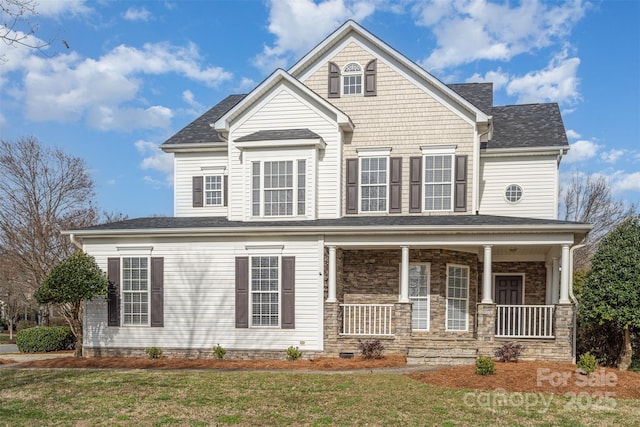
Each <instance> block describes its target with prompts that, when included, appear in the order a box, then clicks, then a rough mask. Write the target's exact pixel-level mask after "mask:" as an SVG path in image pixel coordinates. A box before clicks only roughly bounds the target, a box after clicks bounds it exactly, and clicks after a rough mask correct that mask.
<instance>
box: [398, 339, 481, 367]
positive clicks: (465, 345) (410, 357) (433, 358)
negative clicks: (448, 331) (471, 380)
mask: <svg viewBox="0 0 640 427" xmlns="http://www.w3.org/2000/svg"><path fill="white" fill-rule="evenodd" d="M477 354H478V348H477V346H476V343H475V342H467V341H443V342H438V343H433V344H430V343H424V344H421V345H419V346H414V347H409V351H408V353H407V364H408V365H429V366H453V365H455V366H459V365H473V364H474V363H475V362H476V357H477Z"/></svg>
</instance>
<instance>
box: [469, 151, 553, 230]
mask: <svg viewBox="0 0 640 427" xmlns="http://www.w3.org/2000/svg"><path fill="white" fill-rule="evenodd" d="M481 165H482V167H481V177H480V182H482V186H481V187H480V214H483V215H504V216H519V217H526V218H541V219H557V212H558V210H557V209H558V167H557V158H556V156H510V157H483V158H482V162H481ZM510 184H517V185H519V186H520V187H521V188H522V198H521V199H520V200H519V201H518V202H517V203H511V202H509V201H507V199H506V197H505V190H506V188H507V187H508V186H509V185H510Z"/></svg>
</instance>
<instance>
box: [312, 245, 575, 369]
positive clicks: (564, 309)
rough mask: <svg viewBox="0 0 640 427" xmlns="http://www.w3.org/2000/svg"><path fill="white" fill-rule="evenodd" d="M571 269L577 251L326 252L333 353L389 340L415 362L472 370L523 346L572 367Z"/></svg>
mask: <svg viewBox="0 0 640 427" xmlns="http://www.w3.org/2000/svg"><path fill="white" fill-rule="evenodd" d="M336 243H337V242H336ZM569 270H570V244H569V243H561V244H548V243H546V244H538V245H532V244H530V243H524V242H520V244H515V243H513V242H509V243H508V244H495V243H492V244H481V245H468V244H465V245H452V244H447V245H441V246H440V247H435V246H433V245H424V244H416V243H414V244H411V245H402V244H400V245H381V244H380V243H378V244H376V245H362V244H360V245H358V244H348V243H344V242H343V243H341V244H327V243H325V298H326V300H325V309H324V310H325V327H324V331H325V332H324V335H325V353H329V354H333V355H338V354H340V353H357V343H358V340H365V339H380V340H381V341H382V342H383V344H384V345H385V347H386V349H387V350H386V353H388V354H391V353H397V354H405V355H408V357H409V362H412V363H436V364H437V363H441V364H442V363H445V364H452V363H472V362H473V361H474V360H475V358H476V356H477V354H492V353H493V350H494V349H495V348H497V347H499V346H500V345H502V342H505V341H518V342H522V343H523V344H524V345H525V353H524V358H530V359H549V360H565V361H566V360H569V361H571V360H572V359H573V354H572V334H573V322H574V318H573V305H572V304H571V301H570V299H569V291H570V290H569V274H568V272H569ZM562 272H564V274H563V273H562Z"/></svg>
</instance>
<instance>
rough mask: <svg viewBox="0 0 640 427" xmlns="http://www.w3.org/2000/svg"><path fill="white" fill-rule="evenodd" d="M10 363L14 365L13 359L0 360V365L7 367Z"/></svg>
mask: <svg viewBox="0 0 640 427" xmlns="http://www.w3.org/2000/svg"><path fill="white" fill-rule="evenodd" d="M11 363H16V361H15V360H13V359H1V358H0V365H9V364H11Z"/></svg>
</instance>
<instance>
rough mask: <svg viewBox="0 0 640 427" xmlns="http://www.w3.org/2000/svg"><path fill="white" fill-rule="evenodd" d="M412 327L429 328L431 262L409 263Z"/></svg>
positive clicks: (416, 328) (422, 329) (418, 329)
mask: <svg viewBox="0 0 640 427" xmlns="http://www.w3.org/2000/svg"><path fill="white" fill-rule="evenodd" d="M409 301H411V304H412V305H411V328H412V329H413V330H414V331H428V330H429V264H409Z"/></svg>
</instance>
